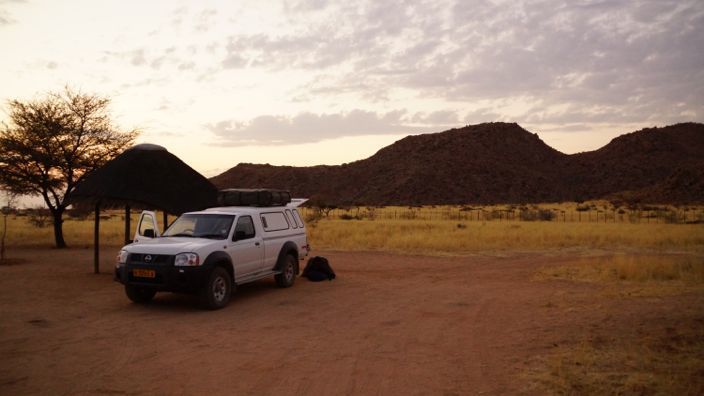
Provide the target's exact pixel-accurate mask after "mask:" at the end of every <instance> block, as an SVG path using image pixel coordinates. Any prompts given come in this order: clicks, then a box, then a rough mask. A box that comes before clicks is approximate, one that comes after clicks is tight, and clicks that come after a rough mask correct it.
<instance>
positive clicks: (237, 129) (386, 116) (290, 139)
mask: <svg viewBox="0 0 704 396" xmlns="http://www.w3.org/2000/svg"><path fill="white" fill-rule="evenodd" d="M405 115H406V113H405V112H404V111H400V110H397V111H391V112H387V113H374V112H370V111H365V110H358V109H357V110H353V111H350V112H347V113H339V114H313V113H299V114H297V115H295V116H276V115H262V116H259V117H256V118H254V119H252V120H250V121H247V122H237V121H221V122H218V123H215V124H211V125H208V128H209V129H210V130H211V131H212V132H213V133H214V134H215V135H216V136H218V137H219V138H220V139H221V141H220V142H219V144H226V145H257V144H296V143H309V142H317V141H321V140H325V139H333V138H337V137H342V136H360V135H378V134H398V133H420V132H428V131H430V130H432V129H429V128H423V127H417V126H411V125H409V124H408V123H407V120H406V119H405Z"/></svg>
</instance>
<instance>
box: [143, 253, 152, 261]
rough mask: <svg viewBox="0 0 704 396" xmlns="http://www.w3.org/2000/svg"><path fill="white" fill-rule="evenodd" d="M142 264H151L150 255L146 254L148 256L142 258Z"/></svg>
mask: <svg viewBox="0 0 704 396" xmlns="http://www.w3.org/2000/svg"><path fill="white" fill-rule="evenodd" d="M144 262H145V263H151V262H152V255H151V254H148V255H146V256H144Z"/></svg>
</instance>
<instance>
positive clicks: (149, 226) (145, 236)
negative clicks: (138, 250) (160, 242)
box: [134, 210, 160, 243]
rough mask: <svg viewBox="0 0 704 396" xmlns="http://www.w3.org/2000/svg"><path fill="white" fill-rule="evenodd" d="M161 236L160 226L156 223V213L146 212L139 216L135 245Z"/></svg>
mask: <svg viewBox="0 0 704 396" xmlns="http://www.w3.org/2000/svg"><path fill="white" fill-rule="evenodd" d="M159 235H160V232H159V224H157V222H156V213H154V212H152V211H149V210H145V211H143V212H142V214H141V215H139V221H138V222H137V230H136V231H135V233H134V243H138V242H139V241H140V240H149V239H152V238H156V237H158V236H159Z"/></svg>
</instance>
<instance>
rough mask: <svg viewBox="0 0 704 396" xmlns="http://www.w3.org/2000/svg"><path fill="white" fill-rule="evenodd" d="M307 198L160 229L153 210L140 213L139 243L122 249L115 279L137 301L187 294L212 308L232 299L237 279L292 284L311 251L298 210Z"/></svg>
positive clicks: (197, 216) (213, 212) (187, 218)
mask: <svg viewBox="0 0 704 396" xmlns="http://www.w3.org/2000/svg"><path fill="white" fill-rule="evenodd" d="M303 202H305V200H298V199H294V200H292V201H291V202H290V203H288V204H287V205H284V206H272V207H244V206H229V207H219V208H211V209H206V210H203V211H199V212H189V213H184V214H183V215H181V216H180V217H178V218H177V219H176V220H175V221H174V222H173V223H172V224H171V225H170V226H169V227H168V229H167V230H166V231H165V232H164V233H163V234H161V235H160V234H159V230H158V228H157V223H156V216H155V214H154V213H153V212H142V215H141V217H140V219H139V222H138V223H137V231H136V233H135V237H134V242H133V243H131V244H129V245H126V246H124V247H123V248H122V249H121V250H120V253H119V254H118V257H117V263H116V266H115V280H116V281H118V282H120V283H122V284H123V285H124V286H125V293H126V294H127V297H129V299H130V300H132V301H134V302H137V303H146V302H149V301H151V299H152V298H154V296H155V294H156V292H160V291H169V292H185V293H197V294H199V295H200V298H201V301H202V303H203V304H204V305H205V306H206V307H207V308H210V309H218V308H222V307H224V306H225V305H227V303H228V301H229V300H230V295H231V293H232V291H233V289H234V288H235V287H236V285H241V284H243V283H248V282H252V281H255V280H258V279H261V278H265V277H268V276H272V275H273V276H274V277H275V279H276V283H277V284H278V286H280V287H289V286H291V285H293V283H294V281H295V280H296V276H297V275H298V273H299V265H298V263H299V260H303V259H304V257H305V256H307V255H308V251H309V246H308V240H307V237H306V229H305V225H304V224H303V219H301V216H300V213H299V212H298V210H297V207H298V206H299V205H300V204H301V203H303Z"/></svg>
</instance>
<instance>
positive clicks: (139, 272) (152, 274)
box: [132, 268, 156, 278]
mask: <svg viewBox="0 0 704 396" xmlns="http://www.w3.org/2000/svg"><path fill="white" fill-rule="evenodd" d="M132 275H133V276H137V277H140V278H156V271H154V270H150V269H138V268H136V269H133V270H132Z"/></svg>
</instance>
